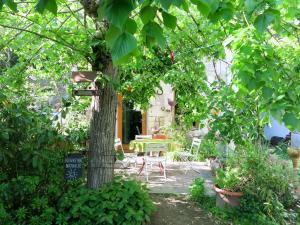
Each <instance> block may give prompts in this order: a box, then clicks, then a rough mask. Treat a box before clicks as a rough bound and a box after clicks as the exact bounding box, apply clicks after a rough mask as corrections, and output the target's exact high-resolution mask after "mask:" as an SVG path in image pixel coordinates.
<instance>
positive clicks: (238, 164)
mask: <svg viewBox="0 0 300 225" xmlns="http://www.w3.org/2000/svg"><path fill="white" fill-rule="evenodd" d="M291 176H292V172H291V171H289V169H288V168H286V166H285V164H284V163H281V161H280V160H275V161H274V160H273V159H272V158H270V156H269V153H268V151H267V149H266V148H265V147H261V146H256V145H252V144H251V145H248V146H247V147H243V148H241V147H240V148H238V149H237V150H236V151H235V152H232V153H231V154H229V158H228V159H227V161H226V163H225V165H224V168H221V169H219V170H218V171H217V179H216V184H217V185H218V186H220V187H221V188H225V189H228V190H231V191H241V192H243V193H244V195H243V197H242V198H241V205H240V207H239V208H225V209H221V208H217V207H216V205H215V199H212V198H209V197H205V198H204V199H203V198H202V197H197V196H198V195H199V196H201V194H198V192H199V193H201V190H202V184H201V182H199V183H198V181H195V182H194V183H193V186H192V188H191V192H192V191H193V192H194V193H193V194H192V199H193V200H194V201H196V202H198V203H199V204H201V207H202V208H205V209H207V210H208V211H209V212H211V213H212V214H213V215H214V216H215V217H216V218H218V219H220V220H222V221H226V222H229V221H232V223H233V224H242V225H244V224H249V225H250V224H263V225H275V224H296V221H299V214H298V213H299V212H297V205H300V204H299V200H297V199H295V198H294V196H293V194H292V191H291V188H290V187H291V184H292V183H293V179H292V177H291ZM196 184H198V185H196ZM198 190H199V191H198ZM197 191H198V192H197ZM193 196H194V197H193Z"/></svg>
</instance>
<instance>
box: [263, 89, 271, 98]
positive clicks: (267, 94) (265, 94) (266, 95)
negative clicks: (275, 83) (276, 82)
mask: <svg viewBox="0 0 300 225" xmlns="http://www.w3.org/2000/svg"><path fill="white" fill-rule="evenodd" d="M272 95H273V90H272V89H271V88H269V87H263V89H262V96H263V98H265V99H267V100H268V99H270V98H272Z"/></svg>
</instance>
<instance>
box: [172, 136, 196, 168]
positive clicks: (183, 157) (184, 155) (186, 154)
mask: <svg viewBox="0 0 300 225" xmlns="http://www.w3.org/2000/svg"><path fill="white" fill-rule="evenodd" d="M200 145H201V139H199V138H193V141H192V145H191V147H190V149H189V150H184V151H181V152H178V153H177V157H178V158H179V159H180V161H182V162H186V163H187V164H188V166H189V168H192V163H191V161H190V159H192V160H193V159H195V158H196V157H197V156H198V154H199V148H200ZM194 149H195V150H196V152H195V154H194V153H193V151H194ZM186 169H187V168H186ZM186 171H187V170H186Z"/></svg>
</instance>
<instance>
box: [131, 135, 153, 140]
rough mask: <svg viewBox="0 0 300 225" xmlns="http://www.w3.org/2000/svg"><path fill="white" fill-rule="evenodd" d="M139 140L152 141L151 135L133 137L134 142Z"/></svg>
mask: <svg viewBox="0 0 300 225" xmlns="http://www.w3.org/2000/svg"><path fill="white" fill-rule="evenodd" d="M139 139H152V135H135V140H139Z"/></svg>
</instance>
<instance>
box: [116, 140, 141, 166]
mask: <svg viewBox="0 0 300 225" xmlns="http://www.w3.org/2000/svg"><path fill="white" fill-rule="evenodd" d="M114 146H115V150H116V151H117V150H118V147H121V150H122V153H123V155H124V159H123V160H117V162H119V163H121V164H122V167H123V168H127V167H129V166H130V164H131V163H134V166H135V167H136V164H137V159H136V157H137V156H136V154H135V153H133V154H132V153H125V152H124V149H123V145H122V141H121V139H120V138H116V139H115V145H114Z"/></svg>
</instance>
